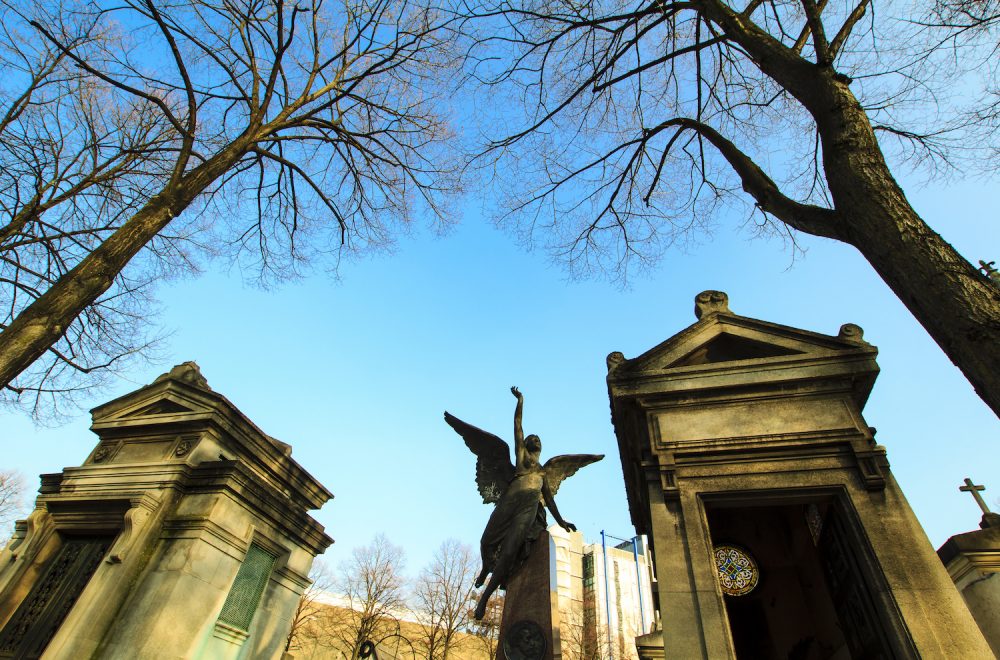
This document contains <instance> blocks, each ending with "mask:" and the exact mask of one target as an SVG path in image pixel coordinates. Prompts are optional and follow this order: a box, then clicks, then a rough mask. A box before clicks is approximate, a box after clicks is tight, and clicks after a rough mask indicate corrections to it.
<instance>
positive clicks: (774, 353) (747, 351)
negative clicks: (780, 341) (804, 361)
mask: <svg viewBox="0 0 1000 660" xmlns="http://www.w3.org/2000/svg"><path fill="white" fill-rule="evenodd" d="M803 352H804V351H799V350H795V349H792V348H788V347H786V346H776V345H775V344H769V343H767V342H763V341H759V340H757V339H750V338H749V337H741V336H739V335H734V334H730V333H728V332H723V333H720V334H719V335H717V336H716V337H714V338H713V339H710V340H709V341H708V343H705V344H702V345H701V346H699V347H698V348H696V349H695V350H693V351H691V352H690V353H688V354H687V355H685V356H684V357H682V358H681V359H679V360H677V361H676V362H674V363H673V364H670V365H669V368H673V367H689V366H693V365H696V364H714V363H717V362H733V361H736V360H756V359H760V358H770V357H779V356H782V355H801V354H802V353H803Z"/></svg>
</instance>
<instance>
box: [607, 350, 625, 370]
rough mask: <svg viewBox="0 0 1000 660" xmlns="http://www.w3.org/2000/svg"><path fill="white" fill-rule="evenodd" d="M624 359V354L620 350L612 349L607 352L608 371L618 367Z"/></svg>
mask: <svg viewBox="0 0 1000 660" xmlns="http://www.w3.org/2000/svg"><path fill="white" fill-rule="evenodd" d="M624 361H625V355H624V354H623V353H622V352H621V351H613V352H611V353H608V373H611V372H612V371H614V370H615V369H617V368H618V365H620V364H621V363H622V362H624Z"/></svg>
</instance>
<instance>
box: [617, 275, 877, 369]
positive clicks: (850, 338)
mask: <svg viewBox="0 0 1000 660" xmlns="http://www.w3.org/2000/svg"><path fill="white" fill-rule="evenodd" d="M707 294H713V296H712V297H711V298H710V299H709V303H708V304H707V305H704V306H702V305H699V306H698V309H697V312H696V313H697V314H698V316H699V320H698V322H697V323H695V324H693V325H691V326H689V327H688V328H686V329H685V330H682V331H681V332H679V333H678V334H676V335H674V336H673V337H671V338H670V339H668V340H667V341H665V342H663V343H662V344H660V345H658V346H656V347H654V348H652V349H651V350H649V351H647V352H645V353H643V354H642V355H639V356H638V357H635V358H633V359H625V357H624V356H623V355H622V354H621V353H612V354H611V355H609V356H608V369H609V372H611V373H614V374H626V373H629V374H641V373H664V372H671V371H674V370H678V371H680V370H690V369H698V368H706V369H710V368H712V367H713V366H714V365H718V366H723V365H726V366H732V367H733V368H737V367H738V366H739V363H747V366H751V365H753V366H759V365H760V364H762V363H764V362H794V361H801V360H808V359H810V358H830V357H833V356H836V355H844V354H848V353H866V354H872V355H874V354H875V353H876V352H877V351H876V349H875V347H874V346H872V345H870V344H868V343H867V342H865V341H864V339H863V338H862V330H861V328H859V327H858V326H856V325H853V324H850V323H848V324H845V325H844V326H842V327H841V329H840V333H839V334H838V335H835V336H834V335H824V334H821V333H816V332H810V331H808V330H802V329H799V328H793V327H789V326H784V325H780V324H777V323H769V322H767V321H761V320H758V319H753V318H749V317H745V316H739V315H737V314H733V313H732V312H730V311H729V306H728V297H726V295H725V294H724V293H722V292H719V291H712V292H705V293H704V294H701V296H699V299H700V298H702V297H706V298H707V297H708V295H707Z"/></svg>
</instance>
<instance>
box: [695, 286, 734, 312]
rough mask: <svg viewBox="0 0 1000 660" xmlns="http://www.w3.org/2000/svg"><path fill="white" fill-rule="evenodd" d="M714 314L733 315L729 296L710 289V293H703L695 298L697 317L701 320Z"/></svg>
mask: <svg viewBox="0 0 1000 660" xmlns="http://www.w3.org/2000/svg"><path fill="white" fill-rule="evenodd" d="M712 312H721V313H723V314H732V312H730V311H729V296H727V295H726V292H725V291H712V290H711V289H709V290H708V291H702V292H701V293H699V294H698V295H697V296H695V297H694V315H695V317H697V318H698V319H701V317H703V316H705V315H706V314H711V313H712Z"/></svg>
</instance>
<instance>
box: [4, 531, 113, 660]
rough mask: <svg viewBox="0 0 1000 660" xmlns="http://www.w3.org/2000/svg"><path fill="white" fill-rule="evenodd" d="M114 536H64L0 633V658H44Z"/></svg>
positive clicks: (28, 659)
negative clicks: (46, 649) (45, 652)
mask: <svg viewBox="0 0 1000 660" xmlns="http://www.w3.org/2000/svg"><path fill="white" fill-rule="evenodd" d="M112 540H113V539H112V537H110V536H102V537H72V536H70V537H65V538H64V539H63V542H62V546H61V547H60V548H59V551H58V552H57V553H56V556H55V557H54V558H53V559H52V560H51V561H50V562H49V565H48V568H47V569H46V570H45V573H44V574H43V575H42V577H41V578H40V579H39V580H38V581H37V582H35V585H34V587H32V589H31V592H30V593H28V596H27V597H26V598H25V599H24V600H23V601H21V604H20V605H19V606H18V608H17V611H16V612H14V616H12V617H11V618H10V621H8V622H7V625H6V626H4V628H3V630H2V631H0V658H24V659H26V660H33V659H35V658H38V657H40V656H41V655H42V652H43V651H45V647H46V646H48V644H49V642H50V641H52V638H53V637H54V636H55V634H56V631H58V630H59V626H61V625H62V622H63V620H64V619H65V618H66V615H67V614H69V611H70V610H71V609H73V605H74V603H76V600H77V598H79V597H80V594H81V593H82V592H83V588H84V587H86V586H87V582H89V581H90V578H91V576H93V574H94V571H96V570H97V567H98V566H100V564H101V559H103V558H104V555H105V553H107V551H108V548H110V547H111V541H112Z"/></svg>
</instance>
